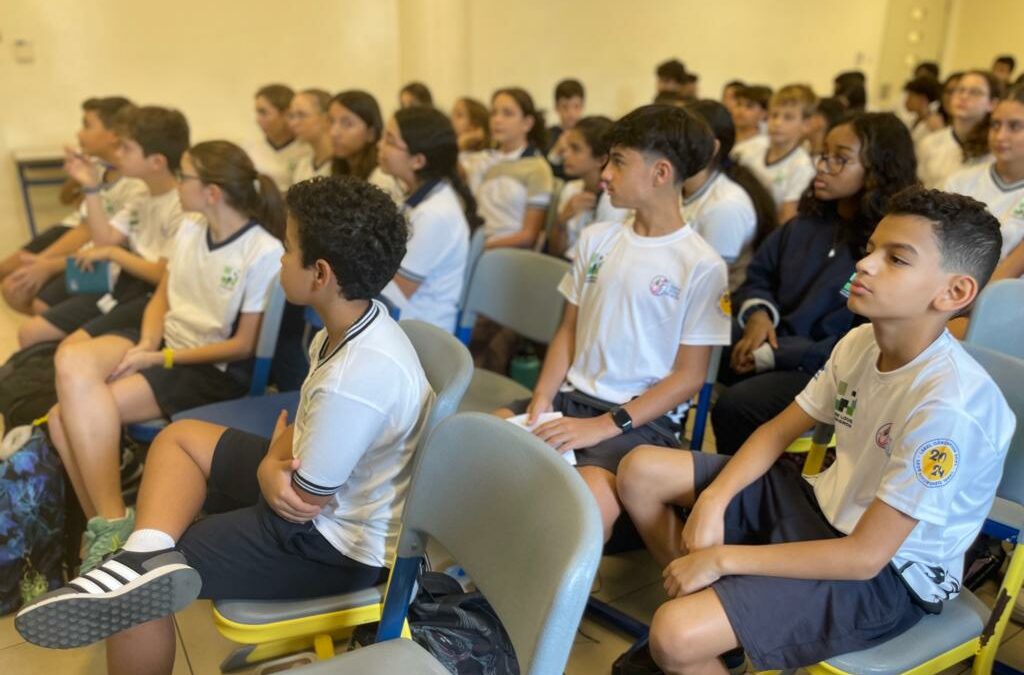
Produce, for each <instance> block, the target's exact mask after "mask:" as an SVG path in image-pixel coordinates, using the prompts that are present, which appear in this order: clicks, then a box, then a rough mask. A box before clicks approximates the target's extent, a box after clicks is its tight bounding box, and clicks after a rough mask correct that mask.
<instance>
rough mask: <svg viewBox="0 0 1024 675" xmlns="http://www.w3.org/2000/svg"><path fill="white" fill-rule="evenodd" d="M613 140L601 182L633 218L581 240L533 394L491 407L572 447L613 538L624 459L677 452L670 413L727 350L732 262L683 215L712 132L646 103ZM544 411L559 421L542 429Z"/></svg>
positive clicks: (591, 230) (564, 448)
mask: <svg viewBox="0 0 1024 675" xmlns="http://www.w3.org/2000/svg"><path fill="white" fill-rule="evenodd" d="M609 143H610V145H611V159H610V161H609V163H608V166H607V168H605V170H604V173H603V176H602V177H603V178H604V179H605V182H606V183H607V186H608V187H607V190H608V192H609V193H610V194H611V196H612V203H613V204H614V205H615V206H617V207H619V208H631V209H634V210H635V213H636V215H635V217H634V218H631V219H629V220H627V221H626V222H625V223H615V222H610V223H597V224H594V225H592V226H590V227H588V228H587V229H585V230H584V231H583V233H582V234H581V235H580V240H579V242H578V243H577V245H576V261H575V263H574V264H573V268H572V269H571V270H570V271H569V272H568V273H567V274H566V276H565V278H564V279H563V280H562V282H561V284H560V285H559V292H560V293H562V295H564V296H565V299H566V305H565V316H564V317H563V319H562V324H561V326H559V328H558V331H557V332H556V334H555V337H554V339H553V340H552V341H551V344H550V345H549V346H548V351H547V355H546V357H545V359H544V367H543V368H542V370H541V374H540V379H539V380H538V381H537V386H536V387H535V388H534V391H533V397H532V399H530V400H524V401H519V402H516V403H513V404H512V405H510V406H509V408H507V409H502V410H498V411H496V413H497V414H499V415H502V416H509V415H512V414H517V413H519V414H521V413H527V415H528V423H529V425H530V426H531V427H534V426H536V428H534V429H533V432H534V433H535V434H536V435H537V436H538V437H540V438H541V439H542V440H544V441H545V442H547V443H548V444H549V445H551V446H552V447H554V448H555V449H556V450H558V451H560V452H568V451H570V450H572V451H575V453H576V460H577V468H578V470H579V471H580V475H581V477H582V478H583V479H584V481H585V482H586V484H587V486H588V487H589V488H590V490H591V492H592V493H593V494H594V497H595V499H596V500H597V504H598V507H599V508H600V511H601V516H602V521H603V523H604V534H605V537H606V538H607V537H609V536H610V535H611V530H612V526H613V524H614V523H615V521H616V520H617V518H618V516H619V514H620V513H621V507H620V505H619V501H618V496H617V492H616V487H615V473H616V471H617V470H618V466H619V461H620V460H621V459H622V458H623V457H624V456H625V455H626V453H627V452H629V451H630V450H631V449H632V448H633V447H635V446H636V445H639V444H642V443H653V444H655V445H663V446H671V447H678V440H677V438H676V436H675V432H676V431H678V429H676V425H675V424H674V423H673V422H671V420H670V419H669V418H668V416H667V415H668V413H669V412H672V411H675V410H677V408H678V407H679V406H681V405H683V404H685V403H686V402H687V401H689V400H690V399H691V398H693V397H694V396H695V395H696V394H697V392H698V391H699V390H700V388H701V385H702V384H703V382H704V378H705V377H706V375H707V369H708V361H709V359H710V357H711V351H712V348H713V346H715V345H726V344H728V343H729V291H728V287H727V285H726V269H725V263H723V262H722V258H721V257H720V256H719V255H718V254H717V253H715V251H714V249H712V248H711V247H710V246H709V245H708V244H707V242H705V241H704V240H703V239H701V237H700V236H698V235H697V234H696V233H695V232H694V231H693V229H692V228H690V227H688V226H687V225H686V223H685V222H684V221H683V218H682V215H681V214H680V212H679V192H680V190H681V189H682V182H683V181H684V180H685V179H687V178H689V177H690V176H692V175H693V174H695V173H696V172H697V171H699V170H700V169H701V168H702V167H704V166H706V165H707V163H708V161H709V160H710V159H711V156H712V153H713V152H714V137H713V136H712V135H711V132H710V131H709V130H708V127H707V125H706V124H704V123H703V122H702V121H700V120H698V119H697V118H696V117H695V116H694V115H692V114H690V113H688V112H685V111H683V110H680V109H679V108H676V107H673V106H667V105H650V106H644V107H642V108H638V109H637V110H634V111H633V112H631V113H629V114H628V115H626V116H625V117H623V118H622V119H621V120H619V121H618V122H616V123H615V124H614V126H613V127H612V129H611V132H610V134H609ZM546 412H560V413H562V415H564V416H563V417H561V418H560V419H554V420H551V421H547V422H546V423H544V424H540V425H537V422H538V418H539V416H540V415H541V414H543V413H546Z"/></svg>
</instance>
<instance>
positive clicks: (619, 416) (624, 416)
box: [612, 408, 633, 431]
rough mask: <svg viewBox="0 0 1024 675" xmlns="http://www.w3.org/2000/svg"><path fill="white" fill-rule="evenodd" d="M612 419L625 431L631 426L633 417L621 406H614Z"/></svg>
mask: <svg viewBox="0 0 1024 675" xmlns="http://www.w3.org/2000/svg"><path fill="white" fill-rule="evenodd" d="M612 421H613V422H615V426H617V427H618V428H619V429H622V430H623V431H626V430H628V429H629V428H630V427H631V426H633V418H632V417H630V416H629V413H628V412H626V411H625V409H623V408H615V409H614V410H612Z"/></svg>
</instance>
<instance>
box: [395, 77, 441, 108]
mask: <svg viewBox="0 0 1024 675" xmlns="http://www.w3.org/2000/svg"><path fill="white" fill-rule="evenodd" d="M399 93H401V94H409V95H410V96H412V97H413V98H414V99H415V100H416V105H421V106H425V107H428V108H432V107H433V106H434V96H433V95H432V94H431V93H430V88H429V87H427V85H425V84H423V83H422V82H410V83H409V84H407V85H405V86H404V87H402V90H401V92H399Z"/></svg>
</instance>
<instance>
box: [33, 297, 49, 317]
mask: <svg viewBox="0 0 1024 675" xmlns="http://www.w3.org/2000/svg"><path fill="white" fill-rule="evenodd" d="M48 309H50V306H49V305H48V304H46V303H45V302H43V301H42V300H40V299H39V298H33V299H32V307H31V310H32V313H33V314H35V315H36V316H39V315H40V314H42V313H43V312H45V311H46V310H48Z"/></svg>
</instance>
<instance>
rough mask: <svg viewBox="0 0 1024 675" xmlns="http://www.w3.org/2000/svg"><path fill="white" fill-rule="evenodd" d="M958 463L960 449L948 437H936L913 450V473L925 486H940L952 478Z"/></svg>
mask: <svg viewBox="0 0 1024 675" xmlns="http://www.w3.org/2000/svg"><path fill="white" fill-rule="evenodd" d="M959 465H960V451H959V450H958V449H957V447H956V444H955V443H953V441H951V440H949V439H948V438H936V439H935V440H934V441H928V442H927V443H924V444H922V445H921V446H920V447H919V448H918V449H917V450H916V451H915V452H914V473H915V474H917V479H918V480H919V481H921V484H922V485H924V486H925V487H929V488H933V487H942V486H943V485H945V484H946V483H948V482H949V481H951V480H953V476H954V475H956V469H957V467H958V466H959Z"/></svg>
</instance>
